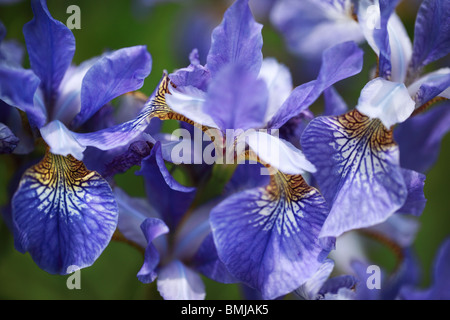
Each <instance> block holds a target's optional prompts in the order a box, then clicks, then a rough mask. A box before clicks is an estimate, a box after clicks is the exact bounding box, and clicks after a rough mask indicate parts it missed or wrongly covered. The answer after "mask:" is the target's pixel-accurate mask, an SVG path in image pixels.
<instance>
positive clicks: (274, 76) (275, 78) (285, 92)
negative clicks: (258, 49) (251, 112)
mask: <svg viewBox="0 0 450 320" xmlns="http://www.w3.org/2000/svg"><path fill="white" fill-rule="evenodd" d="M258 78H259V79H263V80H264V81H265V83H266V85H267V89H268V92H269V101H268V104H267V110H266V114H265V116H264V123H268V122H269V121H270V119H272V117H273V116H274V114H275V113H276V112H277V111H278V109H279V108H280V107H281V105H282V104H283V102H284V101H285V100H286V99H287V98H288V97H289V95H290V94H291V91H292V89H293V85H292V76H291V72H290V71H289V69H288V68H287V67H286V66H285V65H283V64H280V63H278V62H277V61H276V60H275V59H274V58H266V59H264V60H263V63H262V66H261V70H260V71H259V76H258Z"/></svg>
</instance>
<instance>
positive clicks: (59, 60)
mask: <svg viewBox="0 0 450 320" xmlns="http://www.w3.org/2000/svg"><path fill="white" fill-rule="evenodd" d="M31 7H32V9H33V13H34V18H33V20H31V21H30V22H28V23H27V24H26V25H25V26H24V27H23V33H24V36H25V42H26V45H27V51H28V54H29V57H30V64H31V68H32V69H33V71H34V73H35V74H36V75H37V76H38V77H39V78H40V79H41V87H42V89H43V92H44V103H45V105H46V106H47V107H50V106H51V105H52V104H53V103H54V99H56V98H57V97H56V95H57V90H58V87H59V84H60V83H61V80H62V79H63V77H64V74H65V73H66V70H67V69H68V68H69V66H70V64H71V62H72V58H73V55H74V53H75V37H74V35H73V34H72V32H71V31H70V30H69V28H67V27H66V26H65V25H64V24H63V23H62V22H60V21H58V20H55V19H53V17H52V16H51V14H50V12H49V11H48V8H47V4H46V1H45V0H32V1H31ZM50 108H51V107H50Z"/></svg>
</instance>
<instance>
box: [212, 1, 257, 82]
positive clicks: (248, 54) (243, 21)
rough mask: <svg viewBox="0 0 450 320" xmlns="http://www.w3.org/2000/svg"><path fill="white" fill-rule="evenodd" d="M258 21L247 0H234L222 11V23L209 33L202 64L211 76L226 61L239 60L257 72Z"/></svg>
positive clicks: (250, 70) (235, 62) (243, 66)
mask: <svg viewBox="0 0 450 320" xmlns="http://www.w3.org/2000/svg"><path fill="white" fill-rule="evenodd" d="M261 29H262V25H261V24H259V23H257V22H256V21H255V20H254V18H253V16H252V12H251V11H250V8H249V6H248V0H236V1H235V3H234V4H233V5H232V6H231V7H230V8H229V9H228V10H227V11H226V12H225V15H224V18H223V21H222V23H221V24H220V25H219V26H218V27H216V28H215V29H214V31H213V33H212V36H211V37H212V38H211V49H210V50H209V53H208V57H207V63H206V66H207V68H208V70H210V72H211V76H212V77H213V78H214V77H215V76H216V75H217V73H218V72H219V71H220V70H221V69H222V68H223V67H224V66H226V65H228V64H230V63H233V64H240V65H241V66H242V68H244V69H245V70H246V71H249V72H251V73H253V74H254V75H255V76H257V75H258V73H259V70H260V69H261V63H262V59H263V56H262V52H261V49H262V45H263V39H262V34H261Z"/></svg>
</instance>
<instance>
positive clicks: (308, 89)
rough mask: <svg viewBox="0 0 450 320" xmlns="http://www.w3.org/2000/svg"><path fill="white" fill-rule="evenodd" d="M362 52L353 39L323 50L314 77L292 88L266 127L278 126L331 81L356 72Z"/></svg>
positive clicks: (359, 68)
mask: <svg viewBox="0 0 450 320" xmlns="http://www.w3.org/2000/svg"><path fill="white" fill-rule="evenodd" d="M362 56H363V51H362V50H361V49H360V48H358V46H357V45H356V44H355V43H354V42H344V43H341V44H338V45H336V46H334V47H331V48H329V49H327V50H325V51H324V52H323V54H322V66H321V68H320V72H319V75H318V77H317V80H313V81H310V82H308V83H305V84H303V85H300V86H298V87H297V88H295V89H294V90H293V91H292V93H291V95H290V96H289V97H288V98H287V100H286V101H285V102H284V103H283V105H282V106H281V108H280V109H279V110H278V112H277V113H276V114H275V116H274V117H273V118H272V120H271V121H270V122H269V124H268V127H269V128H275V129H276V128H280V127H281V126H282V125H283V124H285V123H286V122H287V121H288V120H289V119H291V118H292V117H293V116H296V115H298V114H300V113H301V112H302V111H303V110H305V109H306V108H308V107H309V106H310V105H311V104H312V103H313V102H314V101H315V100H316V99H317V98H318V97H319V96H320V94H321V93H322V92H323V91H324V90H325V89H327V88H328V87H330V86H332V85H333V84H334V83H336V82H338V81H340V80H342V79H345V78H348V77H350V76H353V75H355V74H357V73H359V72H360V71H361V69H362V62H363V60H362Z"/></svg>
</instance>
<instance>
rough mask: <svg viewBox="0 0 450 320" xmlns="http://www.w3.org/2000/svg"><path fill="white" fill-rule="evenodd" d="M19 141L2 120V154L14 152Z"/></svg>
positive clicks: (0, 145)
mask: <svg viewBox="0 0 450 320" xmlns="http://www.w3.org/2000/svg"><path fill="white" fill-rule="evenodd" d="M18 143H19V138H17V137H16V136H15V135H14V133H12V131H11V130H10V129H9V128H8V127H7V126H6V125H4V124H3V123H1V122H0V154H2V153H11V152H13V150H14V149H15V148H16V147H17V144H18Z"/></svg>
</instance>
